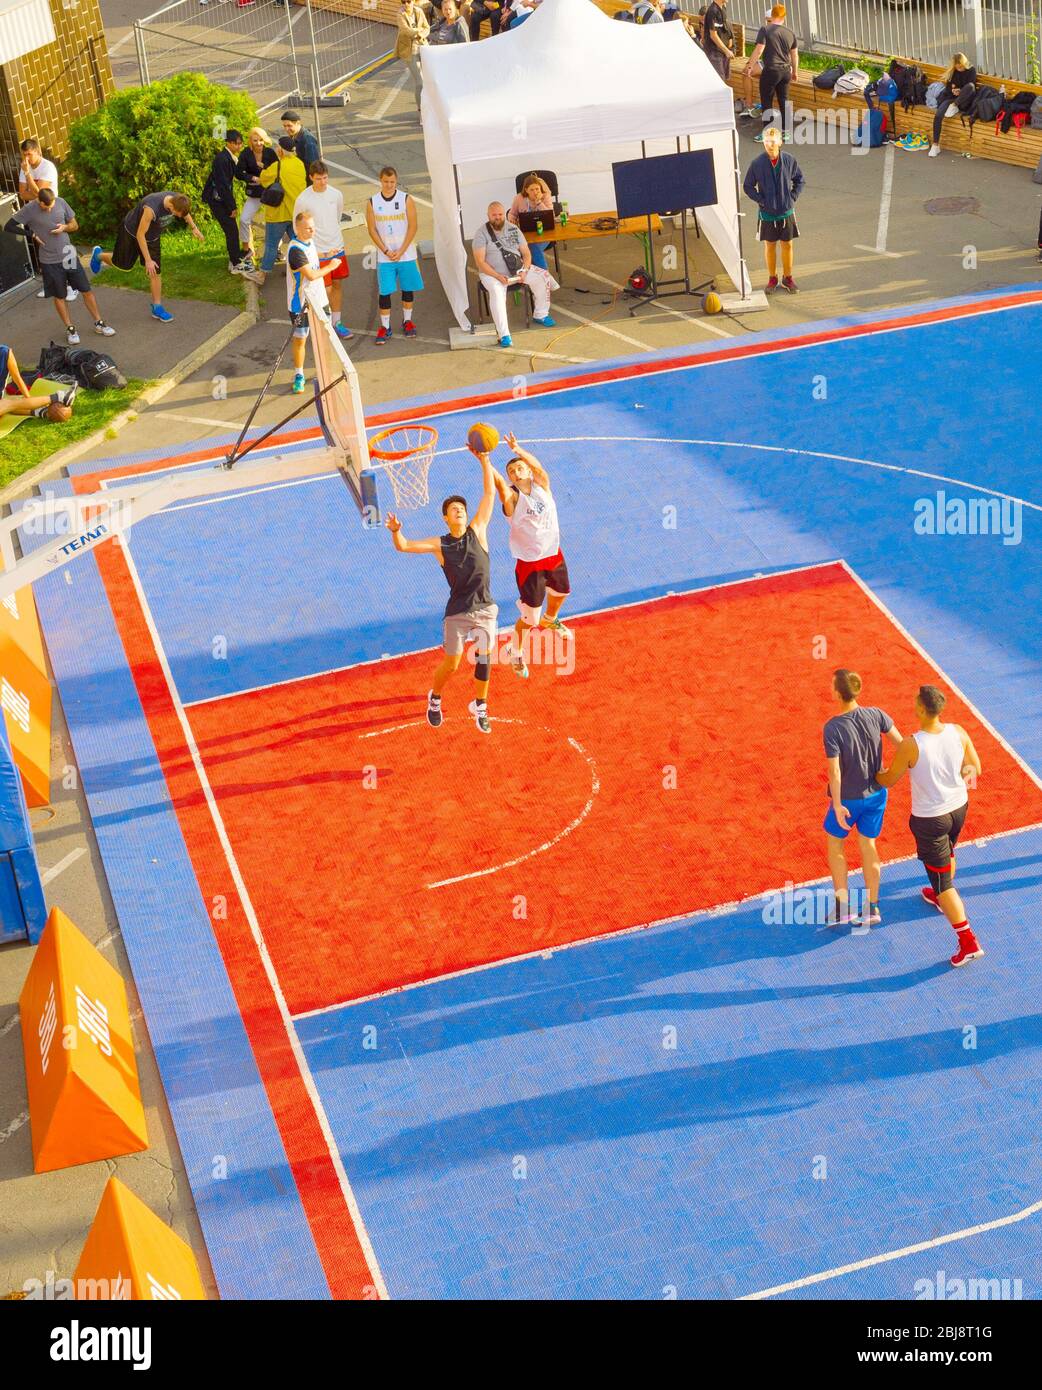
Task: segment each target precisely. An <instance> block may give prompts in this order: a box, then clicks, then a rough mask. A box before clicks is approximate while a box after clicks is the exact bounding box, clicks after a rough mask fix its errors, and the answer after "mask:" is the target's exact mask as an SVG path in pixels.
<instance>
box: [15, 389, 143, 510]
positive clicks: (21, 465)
mask: <svg viewBox="0 0 1042 1390" xmlns="http://www.w3.org/2000/svg"><path fill="white" fill-rule="evenodd" d="M150 385H152V383H151V382H148V381H141V380H139V379H137V378H135V379H133V380H131V381H128V382H127V384H126V386H125V387H124V389H123V390H122V391H87V390H81V391H80V392H79V394H78V395H77V397H76V405H75V408H74V410H73V414H72V419H71V420H66V421H65V422H64V424H57V425H56V424H52V423H51V422H50V421H48V420H36V419H34V418H33V417H32V416H30V417H29V418H28V419H27V420H23V421H22V423H21V424H20V425H19V426H18V427H17V429H13V430H12V431H11V433H10V434H8V435H6V436H5V437H4V438H3V439H0V487H3V486H5V484H7V483H10V482H13V481H14V479H15V478H17V477H19V476H20V475H21V474H22V473H26V472H28V470H29V469H30V468H33V467H35V466H36V464H38V463H41V462H42V461H43V460H44V459H45V458H47V457H48V456H49V455H50V454H54V453H57V452H58V450H59V449H64V448H66V447H67V446H68V445H69V444H75V443H76V441H77V440H78V439H83V438H85V437H86V436H87V435H88V434H93V433H94V431H95V430H100V429H102V428H103V427H104V426H105V425H107V424H108V422H109V421H110V420H111V419H113V418H114V417H115V416H116V415H118V414H119V413H120V411H123V410H126V409H127V408H128V406H130V405H132V404H133V402H134V401H136V400H137V398H138V396H140V394H141V392H142V391H144V390H145V388H146V387H147V386H150Z"/></svg>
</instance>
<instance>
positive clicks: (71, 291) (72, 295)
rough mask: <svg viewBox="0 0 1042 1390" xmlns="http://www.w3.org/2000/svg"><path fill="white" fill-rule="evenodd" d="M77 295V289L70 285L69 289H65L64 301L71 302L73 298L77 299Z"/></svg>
mask: <svg viewBox="0 0 1042 1390" xmlns="http://www.w3.org/2000/svg"><path fill="white" fill-rule="evenodd" d="M79 297H80V292H79V290H74V289H73V288H72V287H71V286H70V287H69V289H68V290H66V292H65V302H66V304H71V303H72V301H73V300H74V299H79Z"/></svg>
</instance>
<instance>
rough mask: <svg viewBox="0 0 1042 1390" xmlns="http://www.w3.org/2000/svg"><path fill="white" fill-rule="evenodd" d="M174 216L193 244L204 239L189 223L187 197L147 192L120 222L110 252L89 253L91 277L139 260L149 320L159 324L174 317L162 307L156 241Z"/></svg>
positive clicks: (126, 267)
mask: <svg viewBox="0 0 1042 1390" xmlns="http://www.w3.org/2000/svg"><path fill="white" fill-rule="evenodd" d="M175 217H176V218H177V219H178V221H180V222H184V223H185V225H186V226H187V227H188V228H189V229H190V230H191V233H192V235H193V236H194V237H195V239H196V241H203V240H204V237H203V234H202V232H201V231H200V230H199V228H198V227H197V226H196V225H195V222H194V221H193V220H192V205H191V203H190V202H189V201H188V198H187V197H186V196H185V194H183V193H175V192H174V191H173V189H167V190H166V191H165V192H163V193H149V194H148V195H147V197H144V198H142V199H141V201H140V202H139V203H135V204H134V206H133V207H132V208H131V210H130V211H129V212H128V213H127V215H126V217H124V219H123V221H122V222H121V223H120V226H119V232H118V233H117V235H116V245H115V247H114V248H113V249H112V250H111V251H103V250H102V249H101V247H100V246H95V248H94V250H93V251H92V252H91V254H90V273H91V274H92V275H97V273H98V271H99V270H100V269H101V267H102V266H103V265H110V266H114V267H115V268H116V270H133V268H134V266H135V265H136V264H137V262H138V261H140V262H141V264H142V265H143V266H144V267H145V274H146V275H147V276H148V279H149V284H150V287H151V290H152V317H153V318H154V319H157V320H158V321H159V322H160V323H169V322H170V320H171V319H172V318H173V317H174V316H173V314H171V313H169V312H168V310H166V309H164V308H163V276H162V270H161V264H162V261H161V251H160V244H159V238H160V237H161V236H162V234H163V233H164V232H165V231H166V229H167V227H169V226H170V224H171V222H173V220H174V218H175Z"/></svg>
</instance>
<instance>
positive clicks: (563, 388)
mask: <svg viewBox="0 0 1042 1390" xmlns="http://www.w3.org/2000/svg"><path fill="white" fill-rule="evenodd" d="M326 163H327V164H330V165H332V167H334V168H340V169H342V168H343V167H344V166H343V165H333V164H332V161H331V160H328V159H327V160H326ZM345 172H346V173H354V172H355V171H354V170H351V169H347V170H345ZM358 177H359V178H364V179H367V180H368V181H369V182H370V183H374V182H376V180H374V179H371V178H370V177H369V175H367V174H359V175H358ZM413 196H415V195H413ZM418 201H423V200H422V199H419V200H418ZM427 206H430V204H427ZM1039 307H1040V305H1039V304H1038V303H1037V302H1021V303H1013V304H1003V305H987V304H985V305H981V306H980V307H979V308H977V307H974V308H972V309H970V310H969V311H968V312H964V313H962V314H959V315H957V316H953V317H952V319H950V320H946V319H941V320H939V323H945V322H961V321H962V320H963V319H966V318H981V317H983V316H985V315H987V314H999V313H1006V312H1008V311H1010V310H1014V309H1038V308H1039ZM280 321H281V320H280ZM284 321H285V322H288V320H284ZM937 326H938V322H931V323H904V324H890V323H884V324H879V325H878V326H877V327H874V328H867V327H858V326H857V325H854V326H853V331H850V332H847V331H846V330H845V329H844V328H843V327H842V326H840V329H839V330H838V332H837V334H836V336H832V332H831V330H830V331H829V335H828V336H827V337H826V338H824V339H823V340H822V341H816V342H812V343H782V344H778V345H772V344H769V343H758V344H752V345H751V350H749V349H748V348H743V347H740V348H739V350H738V351H737V352H736V353H735V354H734V356H733V357H732V356H728V357H724V358H716V357H713V356H712V355H711V354H707V355H706V357H705V358H699V357H695V356H693V357H690V358H689V359H688V360H686V361H683V362H679V363H676V364H673V365H670V366H663V367H656V368H654V369H652V370H650V371H649V370H644V369H643V368H642V369H641V370H639V371H638V370H637V369H636V368H635V367H633V366H632V365H631V366H630V367H629V368H628V369H627V368H623V369H621V372H622V375H620V376H618V377H613V378H612V379H611V380H610V381H608V382H604V381H562V382H560V383H557V382H548V383H546V384H547V386H548V387H549V389H548V390H546V391H540V393H539V395H540V398H544V397H545V398H549V397H551V396H557V395H565V394H567V393H568V392H569V391H589V390H593V389H594V388H595V387H599V386H604V385H608V386H611V385H615V384H617V383H619V382H621V381H623V380H634V381H637V380H643V379H645V378H651V377H656V376H669V375H671V374H673V373H675V372H686V371H692V370H694V369H695V368H703V367H721V366H727V365H729V364H730V363H732V362H745V361H747V360H748V359H749V358H750V357H773V356H776V355H778V354H780V353H787V352H803V351H805V350H807V349H810V348H819V347H831V346H833V345H834V344H840V343H843V344H845V343H850V342H852V341H854V340H855V339H857V338H873V337H876V336H879V335H882V334H886V333H899V332H903V331H905V330H908V331H909V332H910V331H912V330H913V329H917V328H936V327H937ZM729 341H730V342H737V343H738V344H742V343H743V339H741V338H738V339H736V338H735V337H734V336H732V337H731V338H730V339H729ZM527 355H529V356H531V354H527ZM506 403H507V398H506V396H504V398H503V400H502V401H494V402H492V404H494V405H505V404H506ZM474 409H475V407H474V405H473V403H472V402H471V401H468V400H464V401H463V403H462V404H461V405H458V406H453V407H452V408H451V409H449V410H446V409H443V408H442V407H441V405H440V403H439V402H437V401H434V402H432V403H431V404H429V405H428V406H426V407H423V406H418V407H417V418H419V417H420V415H421V413H422V412H424V411H425V412H426V415H425V418H430V419H436V418H437V419H448V418H449V417H450V416H452V415H462V414H464V413H465V412H468V411H473V410H474ZM374 413H375V412H374ZM373 428H376V427H375V426H373ZM315 434H316V444H317V440H318V439H319V438H320V437H321V436H320V433H319V431H318V429H317V427H316V429H315ZM642 438H644V437H643V436H642ZM544 442H546V441H544ZM658 442H661V441H658ZM665 442H666V443H671V444H672V443H691V444H712V445H717V446H719V447H721V448H731V449H739V448H761V449H768V448H772V449H773V451H774V452H775V453H792V454H799V453H800V452H801V451H800V450H799V449H785V448H782V447H780V446H768V445H764V444H760V445H746V444H741V443H738V442H736V441H734V440H711V439H710V440H699V439H694V440H666V441H665ZM278 447H279V446H278V445H272V446H270V448H268V449H264V450H261V451H260V452H261V455H263V454H265V453H269V452H275V451H277V449H278ZM820 457H821V458H835V459H840V460H842V461H844V462H847V463H863V464H866V465H867V466H868V467H871V468H883V469H888V470H889V471H891V472H898V473H918V470H916V469H911V468H898V467H896V466H895V465H892V464H883V463H874V462H872V461H871V460H870V459H844V457H843V455H841V454H821V455H820ZM99 462H103V460H99ZM198 466H199V465H198V464H197V463H196V464H191V463H177V464H171V463H166V464H164V463H163V462H162V461H161V460H156V461H155V468H153V469H151V470H149V469H143V470H142V471H141V472H139V473H136V474H134V475H133V476H134V478H142V477H146V476H147V475H148V473H149V472H150V471H151V472H156V473H168V472H173V471H174V470H175V469H178V468H194V467H198ZM918 476H920V477H924V478H936V479H938V480H939V481H942V482H951V483H956V484H957V485H958V486H960V487H968V486H970V485H969V484H968V483H964V482H963V481H962V480H961V479H959V478H945V477H943V476H942V475H941V474H936V473H918ZM112 481H113V482H117V483H118V482H120V481H123V480H122V479H120V478H113V480H112ZM976 490H977V491H979V492H980V491H988V489H984V488H977V489H976ZM992 495H993V496H996V497H1003V496H1005V494H1004V493H993V494H992ZM1011 500H1019V499H1011ZM1023 505H1024V506H1027V507H1034V505H1035V504H1034V503H1031V502H1025V503H1023ZM1036 510H1042V508H1036Z"/></svg>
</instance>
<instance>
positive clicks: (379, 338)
mask: <svg viewBox="0 0 1042 1390" xmlns="http://www.w3.org/2000/svg"><path fill="white" fill-rule="evenodd" d="M390 336H391V330H390V329H389V328H384V326H383V324H381V325H380V331H379V332H378V333H377V335H376V340H375V341H376V346H377V347H379V346H380V344H381V343H386V342H387V339H388V338H389V337H390Z"/></svg>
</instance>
